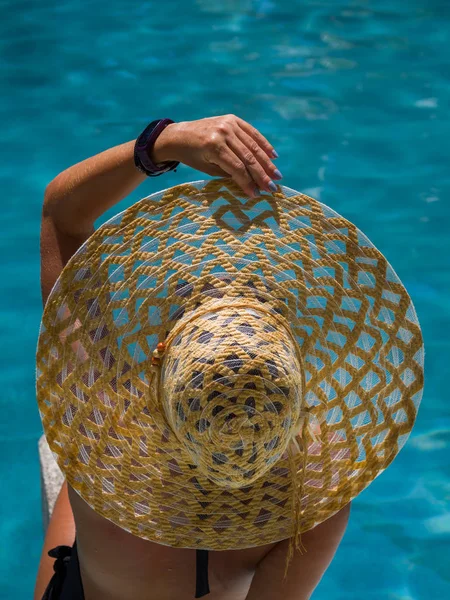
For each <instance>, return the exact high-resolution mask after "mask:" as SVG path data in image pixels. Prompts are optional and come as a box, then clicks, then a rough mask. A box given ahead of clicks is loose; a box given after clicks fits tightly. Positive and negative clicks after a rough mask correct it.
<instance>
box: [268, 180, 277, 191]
mask: <svg viewBox="0 0 450 600" xmlns="http://www.w3.org/2000/svg"><path fill="white" fill-rule="evenodd" d="M269 188H270V189H271V190H272V192H276V191H277V189H278V188H277V186H276V184H275V183H274V182H273V181H271V182H270V183H269Z"/></svg>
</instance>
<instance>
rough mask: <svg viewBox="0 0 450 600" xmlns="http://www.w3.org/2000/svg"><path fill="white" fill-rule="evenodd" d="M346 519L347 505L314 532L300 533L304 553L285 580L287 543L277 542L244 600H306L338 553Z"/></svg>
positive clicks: (261, 563) (297, 556)
mask: <svg viewBox="0 0 450 600" xmlns="http://www.w3.org/2000/svg"><path fill="white" fill-rule="evenodd" d="M349 517H350V503H349V504H347V505H346V506H345V507H344V508H343V509H341V510H340V511H339V512H337V513H336V514H335V515H333V516H332V517H330V518H329V519H327V520H326V521H324V522H323V523H321V524H320V525H317V526H316V527H314V529H311V530H310V531H307V532H306V533H302V544H303V545H304V547H305V548H306V552H305V553H304V554H300V552H297V551H296V552H295V553H294V558H293V559H292V562H291V564H290V565H289V569H288V572H287V577H286V580H284V579H283V575H284V569H285V565H286V555H287V552H288V547H289V540H288V539H287V540H283V541H282V542H279V543H278V544H277V545H276V546H275V547H274V548H272V550H270V552H269V553H268V554H266V556H265V557H264V558H263V559H262V561H261V562H260V563H259V564H258V567H257V569H256V572H255V575H254V577H253V581H252V584H251V586H250V590H249V592H248V595H247V598H246V600H273V599H274V598H283V600H309V598H311V594H312V593H313V591H314V590H315V589H316V587H317V586H318V585H319V583H320V580H321V579H322V577H323V575H324V573H325V571H326V570H327V569H328V567H329V566H330V563H331V561H332V560H333V557H334V555H335V554H336V552H337V549H338V547H339V544H340V543H341V540H342V538H343V537H344V533H345V530H346V528H347V523H348V519H349ZM344 596H345V594H344Z"/></svg>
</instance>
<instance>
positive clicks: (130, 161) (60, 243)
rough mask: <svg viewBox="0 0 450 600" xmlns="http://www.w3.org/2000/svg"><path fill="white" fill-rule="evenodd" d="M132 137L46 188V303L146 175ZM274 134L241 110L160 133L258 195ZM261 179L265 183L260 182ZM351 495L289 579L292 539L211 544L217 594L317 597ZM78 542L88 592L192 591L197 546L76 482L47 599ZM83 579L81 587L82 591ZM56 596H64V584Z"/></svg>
mask: <svg viewBox="0 0 450 600" xmlns="http://www.w3.org/2000/svg"><path fill="white" fill-rule="evenodd" d="M134 148H135V141H131V142H128V143H125V144H122V145H119V146H116V147H113V148H111V149H109V150H106V151H105V152H102V153H100V154H98V155H96V156H94V157H91V158H88V159H86V160H85V161H83V162H81V163H79V164H76V165H74V166H72V167H70V168H69V169H67V170H66V171H64V172H62V173H61V174H59V175H58V176H57V177H56V178H55V179H54V180H53V181H52V182H51V183H50V184H49V185H48V186H47V189H46V193H45V198H44V204H43V211H42V228H41V286H42V299H43V303H44V304H45V303H46V300H47V298H48V296H49V293H50V291H51V289H52V287H53V285H54V284H55V282H56V280H57V278H58V276H59V275H60V273H61V271H62V269H63V267H64V266H65V264H66V263H67V261H68V260H69V259H70V257H71V256H72V255H73V254H74V253H75V252H76V251H77V249H78V248H79V247H80V246H81V245H82V244H83V242H85V240H86V239H87V238H88V237H89V236H90V235H91V234H92V233H93V231H94V222H95V220H96V219H97V218H99V217H100V216H101V215H102V214H103V213H104V212H105V211H106V210H107V209H109V208H110V207H112V206H113V205H115V204H117V203H118V202H120V200H122V199H123V198H125V197H126V196H127V195H128V194H129V193H130V192H131V191H132V190H133V189H134V188H136V187H137V186H138V185H139V184H141V183H142V182H143V181H144V180H145V179H146V176H145V175H144V174H143V173H142V172H140V171H139V170H138V169H137V168H136V166H135V161H134ZM277 156H278V155H277V154H276V152H275V151H274V149H273V147H272V145H271V144H270V143H269V142H268V140H267V139H266V138H265V137H264V136H263V135H262V134H261V133H260V132H259V131H257V130H256V129H255V128H254V127H252V126H251V125H250V124H249V123H247V122H246V121H244V120H243V119H240V118H239V117H237V116H235V115H224V116H219V117H210V118H205V119H200V120H196V121H190V122H181V123H170V124H169V125H167V126H166V127H165V128H164V130H163V131H162V133H160V135H159V136H158V137H157V139H156V142H155V143H154V145H153V150H152V155H151V159H152V161H153V162H154V163H155V164H158V165H159V163H166V162H169V161H179V162H183V163H184V164H186V165H188V166H190V167H192V168H194V169H197V170H198V171H202V172H204V173H207V174H208V175H212V176H219V177H229V176H231V177H232V178H233V179H234V181H235V182H236V183H237V184H238V185H239V186H240V188H242V190H243V192H244V193H245V194H247V195H249V196H250V197H255V196H256V195H258V189H261V190H266V191H273V186H274V184H273V179H281V173H280V172H279V170H278V169H277V168H276V166H275V165H274V163H273V162H272V158H276V157H277ZM255 188H256V189H255ZM349 512H350V504H348V505H347V506H346V507H345V508H344V509H342V510H340V511H339V512H338V513H337V514H335V515H334V516H333V517H331V518H329V519H328V520H326V521H324V522H323V523H321V524H320V525H318V526H316V527H315V528H314V529H312V530H310V531H308V532H306V533H304V534H303V536H302V542H303V545H304V546H305V548H306V550H307V552H306V553H304V554H301V553H299V552H296V553H295V554H294V558H293V562H292V563H291V568H290V569H289V571H288V576H287V579H286V580H285V581H284V582H283V572H284V566H285V562H286V554H287V551H288V545H289V540H283V541H280V542H277V543H273V544H268V545H265V546H260V547H254V548H248V549H244V550H228V551H221V552H211V553H210V560H209V578H210V583H211V588H212V590H213V592H212V593H211V596H210V597H211V600H244V599H246V600H272V599H274V598H279V597H281V594H282V597H283V600H306V599H308V598H310V597H311V594H312V592H313V590H314V589H315V588H316V586H317V585H318V583H319V581H320V579H321V578H322V576H323V574H324V572H325V571H326V569H327V567H328V566H329V564H330V562H331V560H332V558H333V556H334V555H335V553H336V550H337V548H338V546H339V543H340V541H341V539H342V537H343V535H344V532H345V528H346V526H347V522H348V518H349ZM75 532H76V536H77V542H78V553H79V557H80V562H79V570H80V575H81V581H82V586H80V590H81V589H82V590H84V592H82V591H80V590H79V591H78V592H76V591H73V594H74V595H73V596H67V595H64V596H61V597H67V598H68V597H73V598H80V597H83V596H82V594H83V593H84V598H86V600H128V599H130V600H131V599H132V600H152V599H157V600H164V599H172V598H177V600H182V599H183V598H191V597H192V593H191V580H192V572H193V569H194V568H195V551H194V550H191V549H179V548H170V547H168V546H163V545H159V544H156V543H153V542H150V541H146V540H143V539H140V538H138V537H135V536H133V535H131V534H130V533H127V532H126V531H124V530H122V529H120V528H119V527H118V526H116V525H114V524H113V523H111V522H110V521H108V520H106V519H104V518H103V517H101V516H100V515H98V514H97V513H96V512H94V510H92V508H90V507H89V506H88V505H87V504H86V503H85V502H84V501H83V500H82V499H81V497H80V496H79V495H78V494H77V493H75V492H74V491H73V490H72V489H71V488H70V487H69V486H67V484H64V485H63V487H62V489H61V492H60V494H59V497H58V500H57V502H56V505H55V509H54V512H53V515H52V518H51V521H50V524H49V527H48V530H47V534H46V538H45V543H44V548H43V551H42V557H41V562H40V566H39V571H38V576H37V582H36V588H35V594H34V598H35V600H40V599H41V598H42V597H43V594H44V591H45V589H46V587H47V585H48V583H49V581H50V579H51V577H52V574H53V568H54V564H55V559H54V557H51V556H49V555H48V552H49V550H51V549H53V548H55V547H57V546H63V545H67V546H72V544H73V543H74V540H75ZM74 589H75V588H73V590H74ZM50 597H52V598H57V597H59V596H58V595H56V593H54V595H53V596H50Z"/></svg>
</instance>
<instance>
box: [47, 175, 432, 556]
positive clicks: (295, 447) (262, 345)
mask: <svg viewBox="0 0 450 600" xmlns="http://www.w3.org/2000/svg"><path fill="white" fill-rule="evenodd" d="M423 356H424V353H423V345H422V336H421V332H420V328H419V324H418V320H417V316H416V313H415V311H414V308H413V306H412V303H411V300H410V298H409V296H408V294H407V292H406V290H405V288H404V287H403V285H402V283H401V282H400V280H399V278H398V277H397V275H396V274H395V272H394V271H393V269H392V267H391V266H390V265H389V264H388V262H387V260H386V259H385V257H384V256H383V255H382V254H381V253H380V252H379V251H378V250H377V249H376V248H375V247H374V246H373V244H372V243H371V242H370V241H369V240H368V239H367V237H365V236H364V235H363V234H362V233H361V232H360V231H359V230H358V229H357V228H356V227H355V226H354V225H353V224H352V223H350V222H349V221H347V220H346V219H344V218H343V217H341V216H339V215H338V214H337V213H336V212H334V211H333V210H332V209H330V208H328V207H327V206H325V205H323V204H321V203H319V202H317V201H316V200H313V199H312V198H309V197H307V196H305V195H303V194H301V193H299V192H297V191H295V190H292V189H290V188H287V187H285V186H278V189H277V191H276V192H275V193H273V194H265V193H264V194H263V195H262V196H261V197H260V198H256V199H250V198H248V197H246V196H244V195H242V192H241V191H240V189H239V188H238V186H237V185H236V184H235V183H234V182H233V181H232V180H231V179H215V180H201V181H195V182H190V183H186V184H182V185H177V186H175V187H171V188H169V189H167V190H164V191H160V192H158V193H155V194H152V195H151V196H149V197H148V198H144V199H143V200H141V201H139V202H137V203H136V204H134V205H133V206H131V207H129V208H128V209H126V210H125V211H123V212H121V213H120V214H118V215H117V216H115V217H114V218H112V219H110V220H109V221H108V222H107V223H105V224H104V225H102V226H101V227H100V228H99V229H98V230H97V231H96V232H95V233H94V234H93V235H92V236H91V237H90V238H89V239H88V240H87V241H86V242H85V243H84V244H83V246H82V247H81V248H80V249H79V250H78V251H77V253H76V254H75V255H74V256H73V257H72V258H71V259H70V261H69V262H68V264H67V265H66V267H65V268H64V270H63V272H62V274H61V276H60V278H59V279H58V281H57V283H56V284H55V286H54V288H53V290H52V292H51V294H50V296H49V299H48V301H47V303H46V306H45V310H44V315H43V319H42V325H41V331H40V336H39V342H38V349H37V395H38V403H39V409H40V413H41V417H42V422H43V426H44V430H45V434H46V437H47V440H48V443H49V445H50V448H51V449H52V451H53V453H54V455H55V457H56V460H57V462H58V464H59V466H60V468H61V470H62V471H63V473H64V475H65V476H66V478H67V481H68V483H69V484H70V485H71V486H72V487H73V488H74V489H75V490H76V491H77V492H78V493H79V494H80V496H81V497H82V498H83V499H84V500H85V501H86V502H87V503H88V504H89V505H90V506H91V507H92V508H93V509H94V510H95V511H97V513H99V514H101V515H103V516H104V517H106V518H107V519H110V520H111V521H113V522H114V523H116V524H117V525H118V526H120V527H122V528H123V529H125V530H127V531H129V532H131V533H133V534H135V535H138V536H140V537H142V538H146V539H149V540H152V541H155V542H159V543H162V544H166V545H170V546H176V547H185V548H197V549H198V548H202V549H213V550H226V549H240V548H247V547H250V546H258V545H263V544H266V543H270V542H275V541H278V540H281V539H285V538H288V537H291V536H293V535H294V534H295V533H296V532H298V531H307V530H308V529H311V528H312V527H314V526H315V525H317V524H319V523H321V522H322V521H324V520H325V519H327V518H329V517H330V516H332V515H333V514H335V513H336V512H337V511H339V510H340V509H341V508H342V507H344V506H345V505H346V504H348V502H350V501H351V500H352V499H353V498H355V496H357V495H358V494H359V493H360V492H361V491H362V490H364V489H365V488H366V487H367V486H368V485H369V484H370V483H371V482H372V481H373V480H374V479H375V477H377V476H378V475H379V474H380V473H381V472H382V471H383V470H384V469H386V467H387V466H388V465H389V464H390V463H391V462H392V460H393V459H394V458H395V456H396V455H397V453H398V452H399V450H400V449H401V448H402V446H403V445H404V444H405V442H406V440H407V438H408V435H409V433H410V431H411V429H412V427H413V424H414V420H415V418H416V414H417V410H418V406H419V402H420V399H421V395H422V387H423ZM293 498H294V499H296V503H293V501H292V499H293ZM294 505H295V506H296V507H297V508H296V510H295V511H293V506H294Z"/></svg>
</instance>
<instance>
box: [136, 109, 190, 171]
mask: <svg viewBox="0 0 450 600" xmlns="http://www.w3.org/2000/svg"><path fill="white" fill-rule="evenodd" d="M174 122H175V121H172V119H156V121H152V122H151V123H150V125H147V127H146V128H145V129H144V131H143V132H142V133H141V134H140V135H139V137H138V138H137V140H136V143H135V144H134V164H135V165H136V167H137V168H138V169H139V171H141V173H144V174H145V175H147V176H148V177H157V176H158V175H162V174H163V173H167V172H168V171H173V170H175V169H176V168H177V167H178V165H179V164H180V163H179V162H177V161H175V160H174V161H167V162H162V163H158V164H155V163H154V162H153V161H152V159H151V158H150V155H151V151H152V150H153V146H154V144H155V141H156V139H157V137H158V136H159V135H160V134H161V132H162V131H163V130H164V129H165V128H166V127H167V125H170V124H171V123H174Z"/></svg>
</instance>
